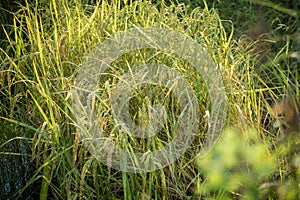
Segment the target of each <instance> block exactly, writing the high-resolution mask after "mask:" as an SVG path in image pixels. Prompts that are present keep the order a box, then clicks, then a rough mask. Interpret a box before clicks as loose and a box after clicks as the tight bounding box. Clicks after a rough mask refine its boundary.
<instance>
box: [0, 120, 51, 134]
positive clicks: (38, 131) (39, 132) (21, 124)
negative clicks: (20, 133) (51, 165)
mask: <svg viewBox="0 0 300 200" xmlns="http://www.w3.org/2000/svg"><path fill="white" fill-rule="evenodd" d="M0 118H1V119H4V120H6V121H8V122H10V123H13V124H16V125H19V126H22V127H24V128H28V129H30V130H33V131H35V132H37V133H38V134H40V135H41V136H42V137H43V138H44V139H45V140H49V138H48V137H47V136H46V135H44V133H43V132H42V131H40V130H39V129H36V128H34V127H33V126H30V125H28V124H25V123H22V122H19V121H17V120H14V119H9V118H5V117H1V116H0Z"/></svg>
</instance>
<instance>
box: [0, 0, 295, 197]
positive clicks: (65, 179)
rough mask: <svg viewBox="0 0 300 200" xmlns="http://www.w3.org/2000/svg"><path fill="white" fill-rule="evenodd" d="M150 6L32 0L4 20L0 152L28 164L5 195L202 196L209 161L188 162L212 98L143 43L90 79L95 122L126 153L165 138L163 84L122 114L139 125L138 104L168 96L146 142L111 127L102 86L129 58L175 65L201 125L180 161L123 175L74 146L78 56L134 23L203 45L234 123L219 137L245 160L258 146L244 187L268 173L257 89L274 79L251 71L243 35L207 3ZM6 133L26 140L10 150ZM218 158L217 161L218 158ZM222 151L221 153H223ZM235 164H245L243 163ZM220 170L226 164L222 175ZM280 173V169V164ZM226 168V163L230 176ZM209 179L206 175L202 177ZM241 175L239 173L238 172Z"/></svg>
mask: <svg viewBox="0 0 300 200" xmlns="http://www.w3.org/2000/svg"><path fill="white" fill-rule="evenodd" d="M204 2H205V1H204ZM158 5H159V6H158V7H157V6H156V5H153V4H151V3H150V2H148V1H143V0H138V1H134V2H132V1H124V2H123V3H121V1H111V2H110V3H108V2H106V1H98V2H97V3H95V5H93V6H91V5H87V4H84V3H83V1H79V0H75V1H56V0H51V1H50V2H47V1H38V0H36V1H35V2H33V3H29V2H26V4H25V5H24V6H21V8H20V10H19V11H18V12H16V13H15V14H14V18H13V25H14V26H13V27H14V29H13V30H12V32H11V33H10V32H8V31H7V29H5V28H3V30H4V33H5V36H6V38H5V40H6V42H7V43H8V45H7V46H6V47H5V48H1V49H0V56H1V60H0V61H1V66H0V67H1V68H0V95H1V96H0V98H1V105H0V106H1V107H0V120H1V124H0V125H1V129H2V134H3V137H2V138H1V140H0V141H1V143H0V147H1V148H0V152H1V155H16V156H20V157H22V158H23V157H26V167H27V168H29V169H30V171H28V174H30V176H29V177H28V178H27V180H26V181H25V182H26V183H25V184H21V186H22V187H21V186H20V187H18V188H17V189H16V190H15V191H12V190H11V191H10V195H12V196H13V198H23V197H25V196H27V195H29V194H28V193H27V191H28V190H29V191H32V193H31V194H30V195H32V196H33V197H39V198H40V199H95V198H96V199H99V198H101V199H196V198H199V196H202V195H207V194H208V195H211V196H213V194H212V193H210V191H209V190H210V189H211V188H209V187H207V186H206V185H205V183H204V180H205V178H206V176H207V174H205V173H202V172H208V173H210V171H209V169H207V168H205V166H206V167H207V166H210V165H211V163H210V162H209V161H205V162H204V164H205V166H202V164H199V166H200V168H199V169H198V165H197V164H196V165H195V161H197V163H201V159H200V161H199V160H198V159H199V158H198V155H199V154H198V153H199V152H200V151H201V149H202V144H203V143H205V137H206V134H205V133H206V131H207V129H208V128H209V127H208V124H207V122H208V117H209V115H205V113H209V112H207V111H208V110H209V108H210V101H212V100H210V99H209V95H208V93H207V88H206V86H205V84H204V83H203V80H202V78H201V74H198V73H197V72H196V70H195V69H194V67H193V66H191V65H190V64H189V63H188V61H185V60H182V59H181V58H180V57H179V56H178V55H170V54H168V52H157V51H155V50H152V49H142V50H137V51H133V52H130V53H127V54H125V55H123V56H121V57H119V58H118V59H117V60H116V61H114V62H113V63H112V66H111V68H109V69H108V70H107V71H106V75H105V76H104V78H103V79H101V80H100V81H99V88H98V89H97V94H96V97H97V98H96V99H95V101H94V103H95V105H96V109H97V118H96V122H95V123H99V124H100V125H101V126H100V127H101V131H102V132H104V133H105V134H107V135H114V137H116V140H120V141H123V139H126V141H128V142H126V143H125V144H123V145H125V146H126V147H127V148H130V149H133V150H134V151H140V152H144V151H147V150H149V147H151V148H154V147H161V146H163V145H164V144H165V143H166V142H168V141H170V140H171V139H172V137H174V133H173V135H172V131H170V130H169V129H168V128H170V127H171V124H172V120H173V118H172V117H170V113H171V114H173V115H174V118H176V115H179V114H178V111H177V109H178V105H176V103H175V104H174V103H173V101H174V99H172V97H171V95H170V91H168V90H166V89H165V88H163V87H158V86H155V85H154V86H153V85H150V86H145V87H139V88H137V92H136V93H135V97H134V98H132V99H131V101H130V103H131V105H130V114H131V115H132V116H131V117H132V118H133V120H134V121H135V122H136V123H137V124H141V125H145V124H146V125H147V123H149V118H150V117H149V114H148V112H149V110H148V109H149V107H147V106H149V104H151V102H153V101H154V100H157V101H166V102H168V105H169V107H168V109H169V110H167V113H168V117H167V119H166V121H167V122H168V123H167V126H165V127H164V130H163V131H162V132H161V133H160V134H158V135H156V136H154V137H153V138H151V140H150V139H149V141H147V140H143V139H141V140H136V139H132V138H130V137H128V136H127V135H126V138H122V137H123V135H122V133H120V132H119V131H117V130H118V129H117V127H116V126H117V125H116V122H115V121H114V119H113V117H112V111H111V110H112V108H111V106H110V101H109V95H110V88H111V87H113V86H115V85H116V84H117V82H118V80H119V79H120V77H121V76H122V74H124V73H126V72H128V71H130V70H132V69H133V68H134V66H135V65H137V63H147V62H149V61H151V62H156V63H164V64H166V65H168V66H172V67H174V69H176V70H177V71H179V72H180V73H181V74H182V76H184V77H185V78H186V80H187V81H188V82H189V83H190V85H191V88H192V89H193V90H194V91H195V94H196V97H197V100H198V102H199V108H200V112H201V114H202V115H201V116H199V120H200V122H201V123H200V126H199V127H198V128H197V131H196V138H195V140H194V142H193V144H192V145H191V146H190V147H189V149H188V150H187V151H186V153H185V154H184V155H183V156H182V157H180V159H178V160H177V161H176V162H175V163H173V164H171V165H169V166H167V167H165V168H163V169H160V170H157V171H154V172H149V173H140V174H135V173H126V172H121V171H117V170H114V169H111V168H109V167H108V166H106V165H104V164H102V163H101V162H99V160H97V159H96V158H95V156H94V155H91V153H90V152H89V151H88V150H87V148H86V147H85V146H84V145H83V144H84V143H83V141H82V138H80V133H79V131H78V130H79V129H78V128H79V127H78V124H77V121H76V120H75V116H76V113H74V110H73V107H72V100H73V95H72V90H73V86H74V80H75V77H76V76H77V75H78V71H79V69H80V67H81V66H82V63H83V61H84V59H85V56H86V55H87V53H88V52H90V51H91V50H93V48H94V47H96V46H97V44H99V43H101V42H103V41H104V40H105V39H107V38H109V37H111V36H112V35H113V34H115V33H117V32H119V31H126V30H129V29H131V28H135V27H143V28H146V27H163V28H167V29H172V30H175V31H178V32H181V33H185V34H187V35H189V36H190V37H191V38H193V39H194V40H196V41H197V42H199V43H201V44H202V45H203V47H204V48H205V49H206V51H207V52H208V54H209V55H210V56H211V57H212V59H213V60H214V62H215V63H216V69H217V70H219V72H220V74H221V75H222V78H223V82H224V85H225V88H226V93H227V97H226V98H227V100H228V115H227V116H228V117H227V118H226V122H225V126H233V127H235V128H236V129H237V130H238V136H232V135H231V136H232V137H233V138H227V140H226V142H230V141H232V142H233V144H234V145H235V147H236V149H234V151H236V153H237V154H241V155H242V156H246V158H245V157H243V159H245V160H247V159H248V157H247V156H251V155H252V154H257V157H255V156H254V157H250V158H249V159H250V160H251V159H252V160H251V161H250V165H251V166H252V167H253V168H254V170H256V171H255V177H258V178H257V180H252V181H254V182H251V183H249V184H245V185H244V186H246V187H248V186H251V187H253V188H254V189H253V191H254V192H259V189H257V187H256V186H257V184H261V183H262V182H264V181H265V180H266V179H267V178H268V176H265V174H268V173H276V172H277V171H276V170H275V169H274V166H273V163H272V162H271V161H270V160H273V161H274V160H275V158H274V157H273V156H270V152H272V151H273V153H275V152H276V150H274V149H271V148H270V149H268V148H265V146H264V145H266V144H268V145H270V146H271V145H272V144H274V143H275V142H274V141H275V138H276V136H275V135H274V134H273V133H272V131H275V130H272V128H271V129H269V127H270V124H271V122H270V123H265V122H264V120H265V119H266V120H269V119H270V118H268V117H265V116H267V113H268V110H267V109H268V108H269V107H268V105H269V104H270V103H271V102H268V101H267V100H266V95H267V96H268V98H272V97H273V100H274V99H275V97H276V95H278V93H275V92H274V90H273V89H274V87H275V85H268V84H270V83H271V82H272V80H273V79H270V80H267V81H266V80H263V79H261V78H260V76H259V74H258V73H256V71H255V70H254V66H255V55H253V53H252V52H253V45H254V44H253V43H250V44H249V43H248V42H246V41H247V39H246V38H244V37H241V38H239V39H234V38H233V34H234V30H235V29H234V26H233V25H232V23H231V22H230V21H226V20H221V19H220V17H219V15H218V12H217V11H216V10H214V9H211V10H210V9H209V8H208V7H207V4H205V5H206V6H204V7H203V8H202V7H197V8H195V9H193V10H190V8H188V7H187V5H185V4H179V5H175V4H174V3H172V2H171V3H169V5H166V4H165V3H164V1H162V2H160V3H159V4H158ZM225 26H226V27H230V29H229V31H226V30H227V29H226V30H225V28H224V27H225ZM277 67H278V65H276V64H274V69H278V68H277ZM283 76H284V75H283V73H282V74H281V73H279V75H278V76H276V78H279V79H280V78H282V77H283ZM268 78H269V76H268ZM268 81H270V83H269V82H268ZM280 81H281V80H280ZM276 88H278V87H276ZM162 94H166V95H165V96H164V95H162ZM143 95H144V96H143ZM168 95H169V96H168ZM149 102H150V103H149ZM264 125H266V126H264ZM249 128H252V129H254V130H255V131H253V132H254V133H253V134H255V136H253V137H252V136H250V135H249V134H248V133H249V132H248V131H247V130H248V129H249ZM124 137H125V136H124ZM236 138H243V139H241V143H243V144H244V146H245V149H243V148H242V147H238V146H239V144H240V140H236ZM253 138H255V141H256V142H257V141H258V140H263V141H264V142H263V144H264V145H258V147H257V148H256V146H254V147H253V148H250V147H249V148H248V146H247V145H248V143H251V142H252V141H253ZM244 139H245V140H244ZM15 140H18V141H21V143H22V144H23V143H26V145H27V148H26V149H27V151H26V152H18V153H15V151H14V150H13V149H11V148H8V147H9V146H8V145H9V144H10V143H11V142H12V141H15ZM245 141H246V142H245ZM247 142H248V143H247ZM153 143H154V144H153ZM221 144H222V143H221ZM226 145H227V146H230V145H228V144H226ZM226 145H225V146H226ZM151 148H150V149H151ZM249 149H250V150H249ZM253 149H254V150H253ZM217 150H220V147H217ZM248 150H249V151H248ZM225 153H226V152H225ZM250 154H251V155H250ZM226 155H227V154H226ZM229 156H232V157H233V158H236V159H239V158H240V157H238V156H237V157H235V154H229ZM264 157H267V161H268V162H267V163H265V164H261V165H256V164H257V163H256V162H257V160H256V159H262V158H264ZM202 159H203V158H202ZM222 159H225V160H226V158H225V157H224V158H222ZM228 159H229V161H230V159H231V158H230V157H228ZM229 161H228V162H229ZM253 163H254V164H253ZM23 165H24V163H23ZM231 166H234V165H230V167H231ZM242 166H243V167H245V168H244V169H249V168H248V167H249V166H248V164H247V162H245V163H243V165H242ZM201 167H202V168H203V171H201ZM226 167H228V166H226ZM206 170H207V171H206ZM226 170H227V168H226ZM226 170H225V171H226ZM228 171H230V170H227V171H226V173H227V172H228ZM274 171H275V172H274ZM231 172H232V171H231ZM231 172H230V173H231ZM238 172H239V171H238ZM256 172H257V173H256ZM279 172H280V176H281V177H283V176H284V175H282V173H281V172H282V170H279ZM12 173H15V172H12ZM234 173H235V172H234V171H233V172H232V176H234ZM261 174H264V175H263V176H261ZM16 175H18V174H16ZM229 177H231V176H229ZM14 178H16V179H17V178H18V177H14ZM210 178H211V177H210V176H207V180H210ZM243 178H245V180H241V179H243ZM249 179H251V174H250V176H249V175H248V174H245V173H242V174H241V176H238V178H237V179H234V180H235V181H236V182H232V183H231V185H230V187H229V188H225V189H224V188H221V189H220V190H219V191H221V192H222V191H226V190H229V192H233V191H235V189H241V188H242V189H241V190H240V191H242V190H243V189H244V188H243V187H241V188H240V187H237V186H235V184H237V185H239V184H240V183H239V181H241V182H242V183H245V181H246V180H249ZM225 181H226V180H225ZM255 181H258V182H259V183H256V182H255ZM222 183H224V182H222ZM276 183H278V182H276ZM279 183H283V182H280V181H279ZM7 184H11V183H7ZM217 184H220V182H218V183H217ZM218 186H219V185H217V186H213V190H218ZM254 186H255V187H254ZM260 186H261V185H260ZM201 187H203V190H202V189H201ZM199 188H200V189H199ZM240 191H235V192H236V195H235V196H239V195H243V194H246V195H248V194H249V195H250V197H255V198H256V197H259V195H256V196H253V195H252V194H253V191H252V193H251V191H250V192H249V191H248V190H247V192H246V193H243V192H240ZM239 192H240V193H239ZM251 195H252V196H251ZM292 195H293V194H292Z"/></svg>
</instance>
